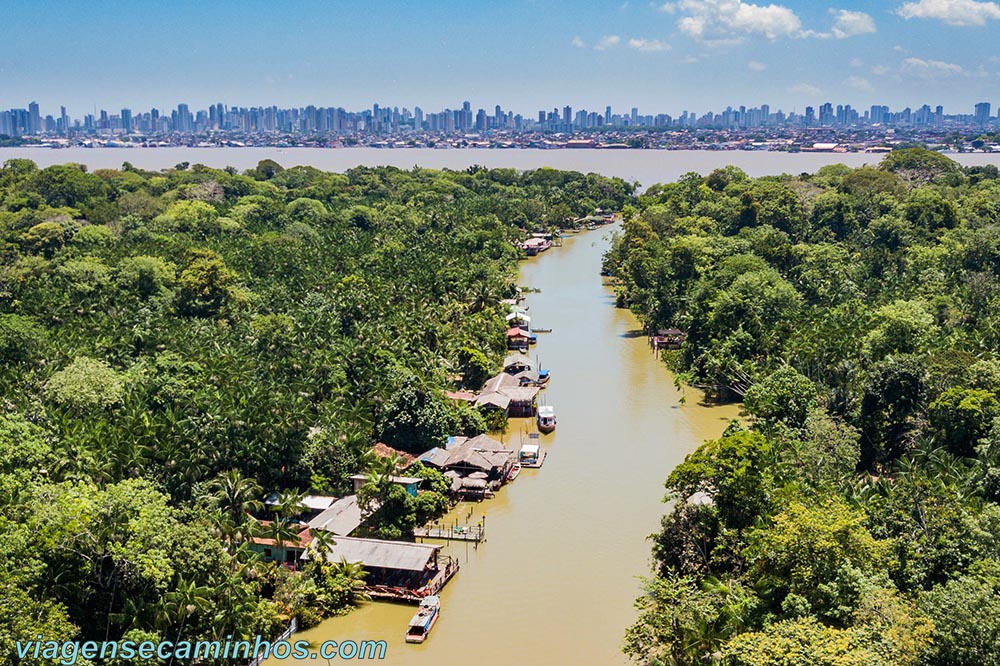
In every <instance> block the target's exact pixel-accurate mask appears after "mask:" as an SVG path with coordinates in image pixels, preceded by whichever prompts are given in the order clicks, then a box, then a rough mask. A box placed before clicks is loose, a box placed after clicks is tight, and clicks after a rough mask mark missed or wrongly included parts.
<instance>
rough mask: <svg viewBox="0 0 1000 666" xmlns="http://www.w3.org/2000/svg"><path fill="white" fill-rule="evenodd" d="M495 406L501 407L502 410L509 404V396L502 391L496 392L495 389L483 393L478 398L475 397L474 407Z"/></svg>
mask: <svg viewBox="0 0 1000 666" xmlns="http://www.w3.org/2000/svg"><path fill="white" fill-rule="evenodd" d="M488 406H492V407H496V408H497V409H502V410H504V411H506V410H507V408H508V407H509V406H510V398H509V397H508V396H506V395H504V394H503V393H498V392H496V391H490V392H489V393H483V394H482V395H480V396H479V397H478V398H476V407H488Z"/></svg>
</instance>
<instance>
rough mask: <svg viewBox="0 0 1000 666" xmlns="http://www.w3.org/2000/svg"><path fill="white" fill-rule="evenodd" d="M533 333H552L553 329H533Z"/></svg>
mask: <svg viewBox="0 0 1000 666" xmlns="http://www.w3.org/2000/svg"><path fill="white" fill-rule="evenodd" d="M531 332H532V333H551V332H552V329H551V328H533V329H531Z"/></svg>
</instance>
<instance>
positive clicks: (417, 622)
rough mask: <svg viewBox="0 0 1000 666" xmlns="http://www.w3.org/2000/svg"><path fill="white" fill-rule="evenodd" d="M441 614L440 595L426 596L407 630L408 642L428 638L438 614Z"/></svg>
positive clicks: (422, 640) (416, 641)
mask: <svg viewBox="0 0 1000 666" xmlns="http://www.w3.org/2000/svg"><path fill="white" fill-rule="evenodd" d="M440 614H441V599H440V597H436V596H430V597H424V598H423V599H422V600H421V601H420V608H418V609H417V614H416V615H414V616H413V618H412V619H411V620H410V626H409V628H408V629H407V630H406V642H407V643H423V642H424V641H425V640H427V634H429V633H431V629H433V628H434V624H435V623H436V622H437V619H438V616H439V615H440Z"/></svg>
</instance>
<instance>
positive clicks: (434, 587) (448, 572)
mask: <svg viewBox="0 0 1000 666" xmlns="http://www.w3.org/2000/svg"><path fill="white" fill-rule="evenodd" d="M458 569H459V565H458V560H455V559H454V558H450V557H449V558H447V559H446V561H445V566H444V568H443V569H440V570H438V572H437V573H436V574H435V575H434V578H432V579H431V580H430V582H428V583H427V585H426V586H424V587H423V588H420V589H417V590H414V589H410V588H406V587H391V586H389V585H366V586H365V592H367V593H368V596H369V597H371V598H372V599H378V600H380V601H398V602H401V603H407V604H419V603H420V601H421V600H422V599H423V598H424V597H427V596H430V595H432V594H437V593H439V592H440V591H441V589H442V588H443V587H444V586H445V585H447V584H448V581H450V580H451V579H452V578H454V577H455V574H457V573H458Z"/></svg>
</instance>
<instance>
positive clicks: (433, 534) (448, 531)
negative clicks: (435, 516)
mask: <svg viewBox="0 0 1000 666" xmlns="http://www.w3.org/2000/svg"><path fill="white" fill-rule="evenodd" d="M413 536H417V537H422V538H424V539H445V540H448V541H476V542H479V541H482V540H483V539H485V538H486V528H485V527H483V526H482V525H472V526H457V527H456V526H451V527H440V526H437V525H435V526H432V527H418V528H417V529H415V530H413Z"/></svg>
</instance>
